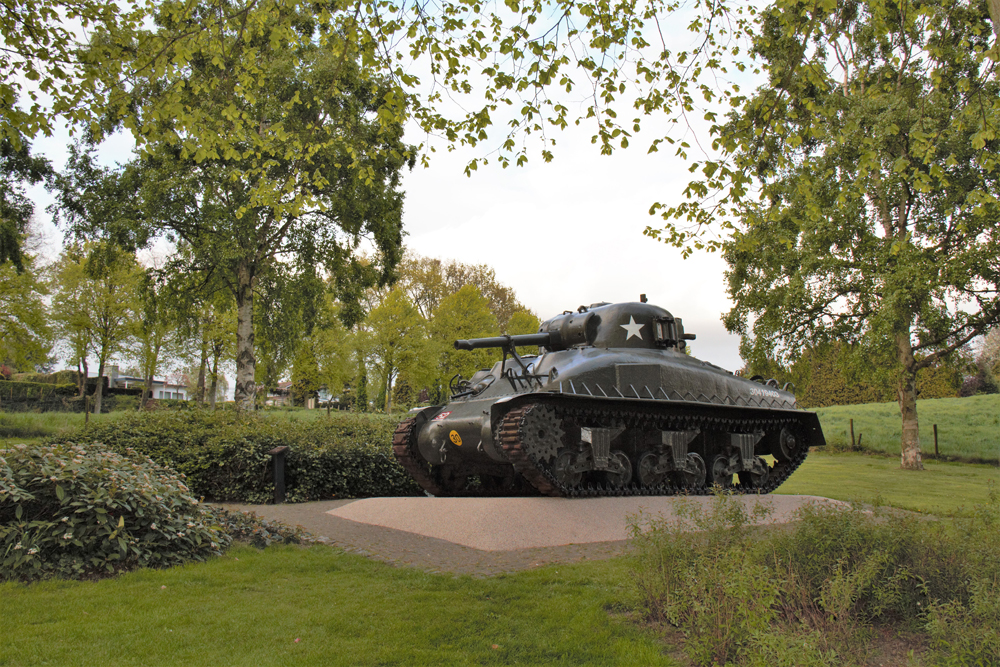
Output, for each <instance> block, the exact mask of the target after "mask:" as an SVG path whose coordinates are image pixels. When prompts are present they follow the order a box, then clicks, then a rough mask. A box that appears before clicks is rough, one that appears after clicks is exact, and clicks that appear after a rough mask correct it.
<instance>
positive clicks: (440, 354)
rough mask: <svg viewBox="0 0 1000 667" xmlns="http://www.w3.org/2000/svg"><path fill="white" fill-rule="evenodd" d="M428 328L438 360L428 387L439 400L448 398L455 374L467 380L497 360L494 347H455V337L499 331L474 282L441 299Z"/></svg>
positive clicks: (463, 337) (491, 333)
mask: <svg viewBox="0 0 1000 667" xmlns="http://www.w3.org/2000/svg"><path fill="white" fill-rule="evenodd" d="M430 331H431V337H432V339H433V342H434V352H435V356H436V362H437V363H436V366H437V367H436V369H435V373H434V378H433V380H432V382H431V385H430V386H431V389H432V391H433V392H435V393H436V395H437V399H438V400H445V399H446V398H447V396H448V386H449V383H450V380H451V378H452V377H454V376H455V375H456V374H457V375H459V376H461V377H463V378H466V379H468V378H470V377H472V375H473V374H474V373H475V372H476V371H478V370H479V369H481V368H489V367H491V366H492V365H493V364H494V363H495V362H496V361H498V359H497V356H498V355H497V352H496V350H474V351H472V352H469V351H465V350H456V349H455V341H456V340H458V339H468V338H483V337H487V336H496V335H498V334H499V333H500V329H499V327H498V326H497V321H496V318H495V317H494V316H493V313H491V312H490V309H489V304H488V301H487V300H486V298H485V297H483V295H482V294H480V292H479V289H478V288H477V287H476V286H475V285H471V284H470V285H465V286H464V287H462V288H461V289H459V290H458V291H457V292H455V293H453V294H449V295H448V296H446V297H445V298H443V299H442V300H441V303H440V304H439V305H438V308H437V310H435V311H434V316H433V317H432V318H431V321H430Z"/></svg>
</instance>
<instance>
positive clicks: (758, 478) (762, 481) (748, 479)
mask: <svg viewBox="0 0 1000 667" xmlns="http://www.w3.org/2000/svg"><path fill="white" fill-rule="evenodd" d="M753 467H754V469H753V470H741V471H740V472H739V473H737V476H738V477H739V478H740V486H742V487H743V488H749V489H761V488H763V487H764V486H765V485H766V484H767V478H768V471H769V470H770V469H769V468H768V467H767V462H766V461H764V459H762V458H761V457H759V456H758V457H756V458H755V459H754V466H753Z"/></svg>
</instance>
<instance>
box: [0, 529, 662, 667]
mask: <svg viewBox="0 0 1000 667" xmlns="http://www.w3.org/2000/svg"><path fill="white" fill-rule="evenodd" d="M628 577H629V572H628V566H627V563H626V561H625V560H624V559H617V560H613V561H604V562H596V563H581V564H577V565H572V566H551V567H546V568H544V569H540V570H536V571H531V572H523V573H519V574H516V575H510V576H500V577H494V578H491V579H486V580H482V579H479V580H475V579H471V578H469V577H462V578H453V577H449V576H443V575H432V574H426V573H423V572H419V571H416V570H411V569H397V568H393V567H391V566H388V565H384V564H381V563H376V562H373V561H369V560H367V559H365V558H362V557H360V556H356V555H350V554H344V553H341V552H339V551H337V550H334V549H331V548H329V547H325V546H316V547H312V548H308V549H306V548H301V547H270V548H268V549H267V550H266V551H263V552H261V551H256V550H254V549H250V548H246V547H242V548H237V549H234V550H232V551H230V552H229V554H228V555H227V556H226V557H223V558H219V559H216V560H214V561H212V562H208V563H198V564H193V565H188V566H184V567H178V568H174V569H171V570H163V571H153V570H144V571H141V572H136V573H132V574H128V575H125V576H122V577H120V578H118V579H115V580H109V581H101V582H97V583H93V582H43V583H39V584H33V585H31V586H23V585H19V584H0V600H2V601H3V617H4V631H3V633H0V665H4V666H6V665H41V664H49V665H292V664H294V665H386V664H402V665H470V664H485V665H493V664H496V665H506V664H533V665H543V664H544V665H550V664H551V665H560V664H561V665H670V664H673V663H672V662H671V661H670V659H669V658H667V657H666V656H665V655H664V653H663V652H664V645H663V644H662V643H660V642H659V641H658V639H657V637H656V636H655V635H654V634H652V633H650V632H646V631H643V630H641V629H638V628H636V627H635V626H634V625H632V624H630V623H629V622H628V621H627V620H625V619H624V618H621V617H615V616H614V615H612V614H609V613H608V609H609V608H610V607H611V606H612V605H614V604H616V603H617V602H618V601H620V600H621V599H622V596H623V595H624V594H625V593H623V590H622V589H623V588H624V586H625V582H627V580H628Z"/></svg>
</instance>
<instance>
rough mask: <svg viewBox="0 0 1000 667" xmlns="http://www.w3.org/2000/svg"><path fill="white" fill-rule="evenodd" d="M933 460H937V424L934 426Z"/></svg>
mask: <svg viewBox="0 0 1000 667" xmlns="http://www.w3.org/2000/svg"><path fill="white" fill-rule="evenodd" d="M934 458H938V444H937V424H934Z"/></svg>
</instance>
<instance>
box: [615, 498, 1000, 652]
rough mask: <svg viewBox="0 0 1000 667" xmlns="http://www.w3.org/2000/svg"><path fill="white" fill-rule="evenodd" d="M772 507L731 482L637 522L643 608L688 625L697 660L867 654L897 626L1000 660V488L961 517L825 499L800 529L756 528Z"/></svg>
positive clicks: (653, 616) (687, 645)
mask: <svg viewBox="0 0 1000 667" xmlns="http://www.w3.org/2000/svg"><path fill="white" fill-rule="evenodd" d="M767 511H768V510H767V507H766V505H764V504H763V503H759V504H758V506H757V508H756V509H755V510H745V509H744V508H743V505H742V504H741V503H738V502H735V501H733V499H732V498H731V497H730V496H728V495H725V494H719V495H718V496H717V497H716V499H715V501H714V503H713V504H712V505H711V506H710V508H709V509H707V510H702V509H700V508H699V507H698V506H696V505H693V504H691V505H684V504H683V501H682V511H681V512H680V513H679V514H678V516H677V518H675V519H670V520H665V519H660V520H652V521H650V520H648V519H647V521H646V523H643V522H642V521H637V522H636V523H635V524H634V526H633V535H632V540H633V543H634V545H635V561H634V564H635V565H634V581H635V584H636V588H637V591H638V596H639V599H640V600H641V602H640V603H639V605H638V607H639V610H640V612H641V613H642V615H643V616H644V618H645V619H646V620H648V621H650V622H653V623H658V624H661V625H667V626H672V627H674V628H676V629H678V630H679V631H680V632H681V633H682V634H683V636H684V638H685V639H684V650H685V652H686V654H687V655H688V657H689V658H690V659H691V660H692V662H694V663H695V664H697V665H715V664H718V665H725V664H734V665H847V664H864V663H865V662H866V659H867V655H868V653H869V652H870V651H871V650H872V644H873V640H874V638H875V637H876V636H877V635H878V634H879V633H880V632H883V633H884V632H885V631H886V630H890V629H891V630H892V631H894V632H895V631H903V632H909V633H914V634H915V636H918V637H920V638H921V640H922V643H924V644H926V645H928V646H929V654H928V657H929V658H930V659H931V660H932V661H933V664H949V665H950V664H954V665H959V664H962V665H965V664H997V663H998V662H1000V634H998V633H997V631H995V630H986V631H984V630H983V629H984V628H987V629H989V628H998V627H1000V541H998V537H997V528H998V527H1000V524H998V521H1000V500H998V498H997V494H996V493H995V491H993V490H992V489H991V491H990V496H989V503H988V504H986V505H984V506H981V507H979V508H977V510H976V511H975V512H974V513H973V514H972V515H971V516H969V517H968V518H963V519H955V520H948V521H929V520H925V519H922V518H920V517H913V516H909V515H902V514H900V513H899V512H895V513H891V512H889V511H886V510H885V509H884V508H881V507H868V508H865V507H861V506H858V505H852V506H848V507H841V508H838V507H831V506H820V505H813V506H809V507H806V508H805V509H803V510H802V511H801V512H800V513H799V516H798V517H797V519H798V520H797V521H796V522H795V523H794V524H792V525H791V526H789V527H786V528H783V529H767V530H765V529H754V528H752V527H751V525H752V524H753V523H754V522H755V520H756V519H758V518H760V517H761V516H763V515H766V513H767ZM640 526H643V527H642V528H640ZM923 640H926V641H923Z"/></svg>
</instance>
